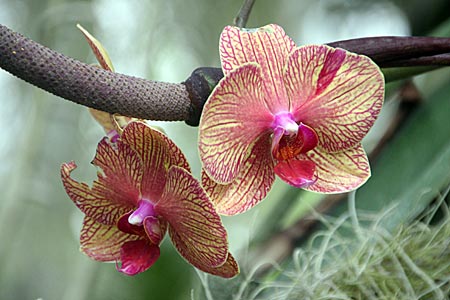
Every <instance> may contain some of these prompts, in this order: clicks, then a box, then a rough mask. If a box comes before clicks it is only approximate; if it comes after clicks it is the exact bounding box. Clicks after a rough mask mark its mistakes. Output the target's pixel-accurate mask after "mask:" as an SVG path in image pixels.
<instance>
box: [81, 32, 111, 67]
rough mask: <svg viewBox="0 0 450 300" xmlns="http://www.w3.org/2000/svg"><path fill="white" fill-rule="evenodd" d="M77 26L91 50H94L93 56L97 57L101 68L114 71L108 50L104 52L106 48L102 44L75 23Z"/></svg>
mask: <svg viewBox="0 0 450 300" xmlns="http://www.w3.org/2000/svg"><path fill="white" fill-rule="evenodd" d="M77 27H78V29H80V30H81V32H82V33H83V35H84V37H85V38H86V40H87V41H88V43H89V46H90V47H91V49H92V52H94V54H95V57H96V58H97V61H98V62H99V64H100V65H101V66H102V68H103V69H105V70H108V71H114V67H113V65H112V62H111V59H110V58H109V55H108V52H106V49H105V48H104V47H103V45H102V44H101V43H100V42H99V41H98V40H97V39H96V38H95V37H93V36H92V35H91V34H90V33H89V32H88V31H87V30H86V29H84V28H83V27H82V26H81V25H80V24H77Z"/></svg>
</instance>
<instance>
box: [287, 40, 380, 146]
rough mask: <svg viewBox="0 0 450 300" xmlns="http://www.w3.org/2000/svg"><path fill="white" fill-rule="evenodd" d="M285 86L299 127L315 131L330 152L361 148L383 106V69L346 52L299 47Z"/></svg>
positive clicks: (315, 47)
mask: <svg viewBox="0 0 450 300" xmlns="http://www.w3.org/2000/svg"><path fill="white" fill-rule="evenodd" d="M284 81H285V84H286V89H287V92H288V95H289V99H290V101H291V106H292V112H293V113H294V116H295V119H296V121H297V122H303V123H305V124H307V125H308V126H310V127H312V128H313V129H314V130H315V131H316V133H317V136H318V138H319V144H320V145H321V147H322V148H324V149H325V150H326V151H328V152H336V151H340V150H343V149H347V148H352V147H354V146H356V145H357V144H359V143H360V142H361V139H362V138H363V137H364V136H365V135H366V134H367V132H368V131H369V129H370V128H371V127H372V125H373V123H374V122H375V119H376V118H377V116H378V114H379V112H380V110H381V106H382V104H383V98H384V78H383V74H382V73H381V71H380V69H379V67H378V66H377V65H376V64H375V63H374V62H372V61H371V60H370V59H369V58H367V57H365V56H362V55H357V54H354V53H350V52H348V51H345V50H343V49H334V48H331V47H329V46H325V45H321V46H303V47H298V48H297V49H295V51H293V52H292V54H291V55H290V56H289V60H288V62H287V67H286V70H285V74H284Z"/></svg>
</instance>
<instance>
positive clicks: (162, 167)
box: [61, 122, 238, 277]
mask: <svg viewBox="0 0 450 300" xmlns="http://www.w3.org/2000/svg"><path fill="white" fill-rule="evenodd" d="M92 163H93V164H94V165H95V166H97V167H99V168H100V169H101V171H99V172H98V180H96V181H94V183H93V185H92V187H89V186H88V185H87V184H85V183H80V182H77V181H75V180H74V179H72V178H71V177H70V173H71V172H72V171H73V170H74V169H75V168H76V165H75V163H74V162H70V163H66V164H63V165H62V167H61V177H62V181H63V184H64V188H65V190H66V192H67V194H68V195H69V197H70V198H71V199H72V201H73V202H74V203H75V205H76V206H77V207H78V208H79V209H80V210H81V211H82V212H83V213H84V214H85V217H84V223H83V227H82V230H81V237H80V243H81V251H83V252H84V253H85V254H87V255H88V256H89V257H91V258H93V259H95V260H97V261H115V262H116V264H117V269H118V270H119V271H120V272H123V273H125V274H127V275H135V274H138V273H140V272H143V271H145V270H147V269H148V268H150V267H151V266H152V265H153V263H154V262H155V261H156V260H157V259H158V257H159V255H160V248H159V245H160V243H161V241H162V239H163V238H164V236H165V234H166V232H167V231H168V232H169V235H170V238H171V240H172V242H173V244H174V246H175V247H176V249H177V250H178V252H179V253H180V254H181V256H182V257H184V258H185V259H186V260H187V261H188V262H189V263H190V264H192V265H193V266H195V267H196V268H198V269H200V270H202V271H205V272H208V273H211V274H214V275H218V276H222V277H233V276H235V275H236V274H237V273H238V266H237V264H236V262H235V260H234V259H233V257H232V256H231V254H229V252H228V241H227V233H226V231H225V228H224V227H223V225H222V222H221V219H220V217H219V215H218V214H217V213H216V211H215V209H214V206H213V203H212V202H211V201H210V199H209V198H208V196H207V195H206V193H205V191H204V190H203V189H202V187H201V186H200V183H199V182H198V181H197V180H196V179H194V178H193V177H192V175H191V173H190V171H189V170H190V168H189V165H188V163H187V161H186V158H185V157H184V155H183V154H182V152H181V151H180V149H179V148H178V147H177V146H176V145H175V144H174V143H173V142H172V141H171V140H170V139H169V138H167V137H166V136H165V135H164V134H162V133H160V132H159V131H157V130H154V129H152V128H151V127H149V126H147V125H146V124H144V123H141V122H131V123H130V124H128V125H127V126H126V127H125V129H124V130H123V132H122V134H121V136H120V137H119V138H116V139H115V141H114V142H112V141H111V140H109V139H108V138H107V137H105V138H104V139H103V140H102V141H100V143H99V144H98V148H97V153H96V155H95V158H94V160H93V162H92Z"/></svg>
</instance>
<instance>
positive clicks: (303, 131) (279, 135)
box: [272, 112, 318, 161]
mask: <svg viewBox="0 0 450 300" xmlns="http://www.w3.org/2000/svg"><path fill="white" fill-rule="evenodd" d="M272 128H273V138H272V156H273V158H275V159H276V160H278V161H286V160H289V159H292V158H294V157H296V156H298V155H299V154H301V153H306V152H308V151H309V150H311V149H313V148H315V147H316V146H317V143H318V138H317V134H316V132H315V131H314V129H312V128H311V127H309V126H308V125H305V124H303V123H300V124H297V122H296V121H295V120H294V116H293V115H292V114H291V113H290V112H281V113H278V114H276V115H275V120H274V121H273V123H272Z"/></svg>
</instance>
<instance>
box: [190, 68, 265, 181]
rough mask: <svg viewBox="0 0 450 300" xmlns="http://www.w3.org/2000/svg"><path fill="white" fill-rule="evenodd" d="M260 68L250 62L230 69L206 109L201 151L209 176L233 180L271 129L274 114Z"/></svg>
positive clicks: (201, 122) (203, 115)
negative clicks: (267, 103)
mask: <svg viewBox="0 0 450 300" xmlns="http://www.w3.org/2000/svg"><path fill="white" fill-rule="evenodd" d="M259 70H260V68H259V67H258V66H257V65H255V64H246V65H244V66H242V67H239V68H237V69H235V70H233V71H232V72H230V73H229V74H228V75H227V76H226V77H224V78H223V79H222V80H221V81H220V82H219V84H218V85H217V86H216V88H215V89H214V90H213V92H212V94H211V95H210V97H209V99H208V101H207V102H206V104H205V107H204V108H203V114H202V117H201V119H200V126H199V152H200V159H201V160H202V163H203V167H204V168H205V170H206V172H207V173H208V175H209V176H211V177H212V178H213V179H214V180H215V181H217V182H220V183H229V182H231V181H233V179H234V178H235V177H236V176H237V174H238V172H239V168H240V166H241V164H242V163H243V161H244V160H245V159H246V158H247V156H248V155H249V149H251V145H252V144H254V143H255V142H256V140H257V139H258V137H259V136H261V134H263V133H264V132H266V131H269V130H270V126H271V123H272V121H273V115H272V114H271V113H270V112H269V111H268V109H267V107H266V104H265V102H264V94H263V93H262V89H261V84H262V82H261V77H260V73H259Z"/></svg>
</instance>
